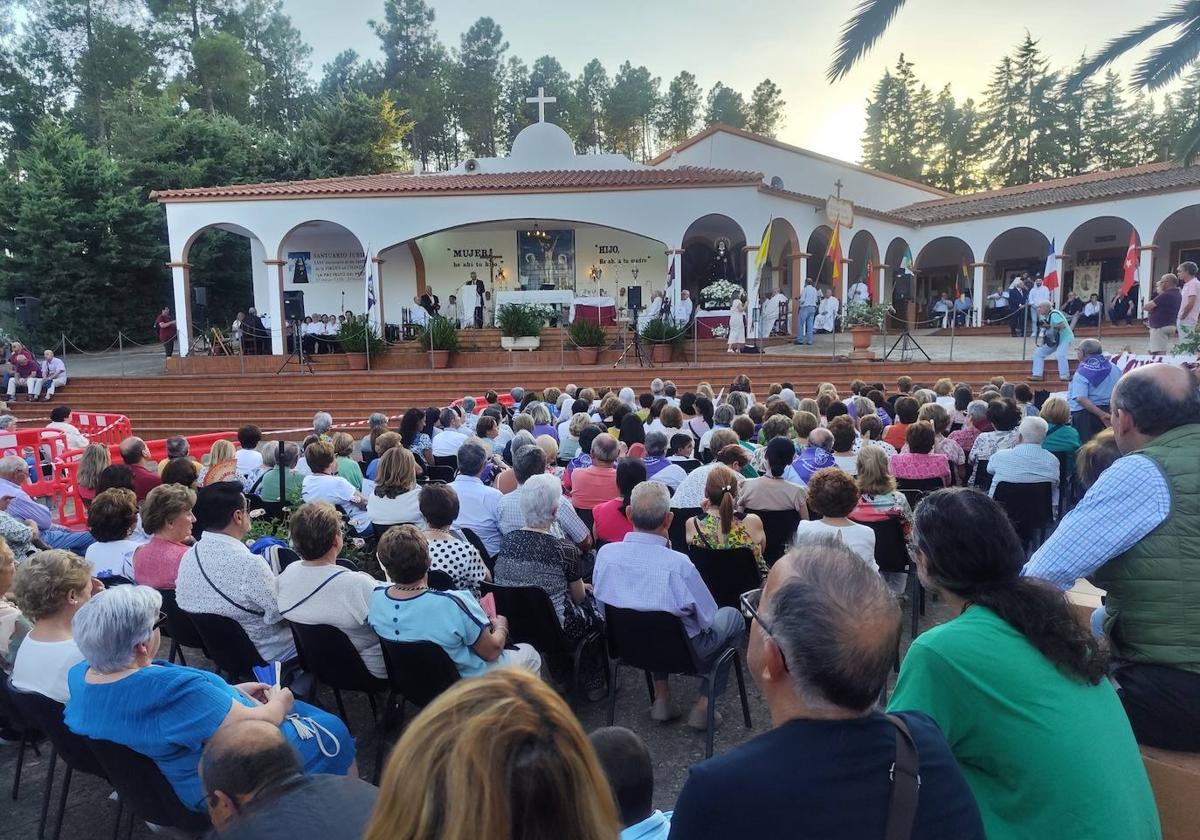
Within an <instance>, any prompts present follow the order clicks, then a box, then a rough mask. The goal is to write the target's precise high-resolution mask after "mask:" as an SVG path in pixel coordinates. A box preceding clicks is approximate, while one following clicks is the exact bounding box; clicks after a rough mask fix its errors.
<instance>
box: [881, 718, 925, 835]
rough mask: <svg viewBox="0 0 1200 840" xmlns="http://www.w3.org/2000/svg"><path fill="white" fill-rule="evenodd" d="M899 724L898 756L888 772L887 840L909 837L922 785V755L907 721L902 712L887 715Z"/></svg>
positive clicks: (897, 727) (897, 726) (895, 723)
mask: <svg viewBox="0 0 1200 840" xmlns="http://www.w3.org/2000/svg"><path fill="white" fill-rule="evenodd" d="M887 719H888V721H889V722H891V724H892V725H893V726H895V727H896V760H895V761H894V762H893V763H892V769H891V771H890V773H889V774H888V775H889V776H890V777H891V781H892V795H891V799H890V800H889V802H888V818H887V829H886V830H885V831H884V835H883V836H884V840H908V838H910V837H911V836H912V831H913V824H914V823H915V822H916V818H917V803H918V801H919V799H920V789H921V773H920V769H921V757H920V754H919V753H918V752H917V744H916V742H915V741H914V740H913V736H912V733H911V732H909V731H908V724H906V723H905V722H904V718H902V717H900V716H899V715H887Z"/></svg>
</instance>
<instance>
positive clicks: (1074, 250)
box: [1060, 216, 1151, 309]
mask: <svg viewBox="0 0 1200 840" xmlns="http://www.w3.org/2000/svg"><path fill="white" fill-rule="evenodd" d="M1133 232H1134V227H1133V225H1132V224H1131V223H1130V222H1128V221H1127V220H1125V219H1122V218H1120V217H1118V216H1097V217H1095V218H1092V219H1088V220H1087V221H1086V222H1083V223H1082V224H1080V225H1078V226H1077V227H1076V228H1075V229H1074V230H1073V231H1072V232H1071V235H1070V236H1068V237H1067V240H1066V242H1065V243H1064V245H1063V248H1062V250H1061V252H1060V253H1062V254H1063V256H1064V257H1065V262H1066V266H1067V268H1066V271H1065V272H1064V274H1065V279H1064V284H1063V285H1064V292H1066V291H1073V292H1075V293H1076V294H1077V295H1079V297H1080V299H1081V300H1085V301H1086V300H1088V298H1089V297H1090V296H1091V295H1096V296H1097V297H1098V298H1099V299H1100V301H1101V302H1102V303H1105V304H1106V306H1105V308H1106V309H1107V302H1108V301H1111V300H1112V298H1113V297H1114V296H1115V295H1116V294H1117V292H1119V291H1120V289H1121V285H1122V283H1124V281H1125V256H1126V253H1127V251H1128V249H1129V238H1130V235H1131V234H1132V233H1133ZM1139 262H1142V260H1140V259H1139ZM1144 262H1145V263H1146V268H1145V270H1144V271H1142V272H1141V273H1142V274H1147V273H1149V271H1150V268H1149V259H1147V260H1145V261H1144ZM1139 280H1140V283H1141V287H1142V288H1141V295H1142V300H1145V294H1146V291H1147V290H1148V288H1149V286H1150V285H1151V284H1150V283H1148V282H1146V281H1147V278H1146V277H1140V278H1139Z"/></svg>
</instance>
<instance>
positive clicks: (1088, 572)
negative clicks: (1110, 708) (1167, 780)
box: [1025, 364, 1200, 752]
mask: <svg viewBox="0 0 1200 840" xmlns="http://www.w3.org/2000/svg"><path fill="white" fill-rule="evenodd" d="M1112 428H1113V432H1114V434H1115V435H1116V440H1117V446H1118V447H1119V448H1120V450H1121V452H1122V455H1123V457H1121V458H1119V459H1118V460H1117V461H1116V462H1114V463H1113V465H1112V466H1111V467H1109V468H1108V469H1107V470H1105V471H1104V472H1103V473H1102V474H1101V475H1100V478H1099V479H1098V480H1097V481H1096V483H1095V484H1094V485H1092V487H1091V488H1090V489H1089V490H1088V491H1087V494H1086V495H1085V496H1084V497H1083V500H1082V501H1081V502H1080V503H1079V505H1078V506H1077V507H1076V508H1075V509H1074V510H1072V511H1071V512H1070V513H1069V514H1067V516H1066V517H1064V519H1063V520H1062V522H1061V523H1059V526H1058V528H1057V530H1055V532H1054V534H1053V535H1052V536H1051V537H1050V539H1049V540H1047V541H1046V543H1045V544H1044V545H1043V546H1042V547H1041V548H1040V549H1038V551H1037V552H1036V553H1035V554H1034V555H1033V557H1032V558H1031V559H1030V561H1029V563H1027V564H1026V566H1025V574H1027V575H1032V576H1034V577H1040V578H1044V579H1046V580H1048V581H1050V582H1051V583H1054V584H1056V585H1058V586H1060V587H1062V588H1063V589H1067V588H1070V587H1071V586H1072V585H1073V584H1074V583H1075V581H1076V579H1077V578H1083V577H1086V578H1089V579H1091V580H1092V581H1093V582H1094V583H1095V584H1096V585H1097V586H1100V587H1102V588H1104V589H1105V590H1106V591H1107V593H1108V594H1107V596H1106V598H1105V602H1104V607H1103V608H1101V609H1102V611H1101V612H1100V613H1099V614H1098V615H1097V616H1096V617H1095V621H1094V623H1095V624H1098V625H1099V627H1102V628H1103V633H1104V635H1105V636H1107V637H1108V640H1109V642H1110V644H1111V646H1112V651H1113V672H1112V677H1113V680H1114V682H1116V683H1117V688H1118V693H1119V694H1120V696H1121V702H1122V703H1123V704H1124V706H1125V711H1126V712H1127V713H1128V715H1129V722H1130V724H1132V726H1133V732H1134V735H1136V736H1137V739H1138V742H1139V743H1142V744H1145V745H1147V746H1153V747H1162V748H1164V749H1172V750H1186V751H1190V752H1200V391H1198V389H1197V378H1196V375H1195V373H1194V372H1193V371H1190V370H1188V369H1186V368H1182V367H1176V366H1174V365H1165V364H1154V365H1147V366H1145V367H1141V368H1137V369H1135V370H1133V371H1131V372H1130V373H1127V374H1125V375H1124V376H1123V377H1121V379H1120V380H1119V381H1118V383H1117V386H1116V389H1115V390H1114V391H1113V395H1112Z"/></svg>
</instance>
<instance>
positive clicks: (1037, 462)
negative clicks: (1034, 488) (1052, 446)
mask: <svg viewBox="0 0 1200 840" xmlns="http://www.w3.org/2000/svg"><path fill="white" fill-rule="evenodd" d="M1017 429H1018V433H1017V442H1016V444H1014V445H1013V447H1012V448H1011V449H1001V450H1000V451H999V452H996V453H994V454H993V455H992V457H991V458H989V459H988V464H987V471H988V472H989V473H991V474H992V475H993V476H994V477H993V478H992V486H991V489H989V490H988V495H989V496H994V495H996V487H997V485H999V484H1000V482H1002V481H1003V482H1005V483H1007V484H1038V483H1041V482H1043V481H1049V482H1050V484H1051V485H1052V487H1051V498H1052V499H1057V498H1058V477H1059V464H1058V458H1056V457H1054V453H1052V452H1048V451H1046V450H1045V449H1043V448H1042V443H1043V441H1045V440H1046V432H1047V431H1048V430H1049V426H1048V425H1047V424H1046V421H1045V420H1043V419H1042V418H1041V417H1026V418H1025V419H1024V420H1022V421H1021V425H1020V426H1018V427H1017Z"/></svg>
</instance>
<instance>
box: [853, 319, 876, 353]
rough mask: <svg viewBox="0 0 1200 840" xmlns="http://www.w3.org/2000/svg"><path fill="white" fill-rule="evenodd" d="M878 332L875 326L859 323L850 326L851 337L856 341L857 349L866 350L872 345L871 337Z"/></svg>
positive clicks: (855, 347) (855, 346)
mask: <svg viewBox="0 0 1200 840" xmlns="http://www.w3.org/2000/svg"><path fill="white" fill-rule="evenodd" d="M876 332H878V331H877V330H876V329H875V328H874V327H871V326H868V325H866V324H858V325H856V326H853V327H851V328H850V339H851V340H852V341H853V342H854V349H855V350H866V349H868V348H869V347H870V346H871V339H873V338H874V337H875V333H876Z"/></svg>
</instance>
